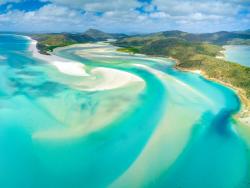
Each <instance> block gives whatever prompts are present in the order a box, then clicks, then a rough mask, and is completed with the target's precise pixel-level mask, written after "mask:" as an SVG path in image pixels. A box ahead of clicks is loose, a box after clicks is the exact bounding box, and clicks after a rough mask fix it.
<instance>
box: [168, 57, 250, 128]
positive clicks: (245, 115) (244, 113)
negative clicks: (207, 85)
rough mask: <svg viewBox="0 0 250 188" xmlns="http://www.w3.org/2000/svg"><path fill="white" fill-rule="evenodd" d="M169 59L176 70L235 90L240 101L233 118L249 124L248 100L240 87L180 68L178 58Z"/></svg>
mask: <svg viewBox="0 0 250 188" xmlns="http://www.w3.org/2000/svg"><path fill="white" fill-rule="evenodd" d="M170 59H171V60H174V61H176V66H175V68H176V69H177V70H180V71H185V72H193V73H198V74H200V75H202V76H203V77H204V78H206V79H208V80H211V81H214V82H217V83H220V84H222V85H224V86H226V87H229V88H230V89H233V90H234V91H235V93H236V94H237V95H238V96H239V98H240V100H241V102H242V105H241V109H240V111H239V112H238V113H237V114H235V118H236V119H237V120H239V121H240V122H241V123H243V124H245V125H247V126H250V101H249V100H248V99H247V97H246V94H245V92H244V91H243V90H242V89H240V88H237V87H235V86H233V85H231V84H229V83H226V82H223V81H221V80H218V79H215V78H211V77H209V76H208V75H207V74H206V73H205V72H204V71H202V70H194V69H185V68H181V67H179V66H178V65H179V63H180V62H179V60H177V59H175V58H172V57H171V58H170Z"/></svg>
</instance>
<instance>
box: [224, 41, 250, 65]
mask: <svg viewBox="0 0 250 188" xmlns="http://www.w3.org/2000/svg"><path fill="white" fill-rule="evenodd" d="M224 48H225V59H226V60H228V61H232V62H235V63H239V64H241V65H244V66H247V67H250V46H244V45H230V46H225V47H224Z"/></svg>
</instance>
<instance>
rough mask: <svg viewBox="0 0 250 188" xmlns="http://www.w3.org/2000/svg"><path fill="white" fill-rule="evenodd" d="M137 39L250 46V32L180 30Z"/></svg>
mask: <svg viewBox="0 0 250 188" xmlns="http://www.w3.org/2000/svg"><path fill="white" fill-rule="evenodd" d="M135 37H144V38H159V37H160V38H169V37H176V38H181V39H185V40H187V41H189V42H208V43H212V44H218V45H226V44H247V45H250V32H249V30H246V31H242V32H228V31H220V32H216V33H202V34H193V33H187V32H182V31H178V30H174V31H164V32H158V33H153V34H148V35H142V36H141V35H137V36H135Z"/></svg>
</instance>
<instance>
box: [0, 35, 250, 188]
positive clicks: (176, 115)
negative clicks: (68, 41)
mask: <svg viewBox="0 0 250 188" xmlns="http://www.w3.org/2000/svg"><path fill="white" fill-rule="evenodd" d="M28 46H29V41H28V40H27V39H26V38H23V37H21V36H14V35H0V57H2V58H1V59H0V73H1V75H2V77H1V80H0V187H1V188H16V187H18V188H20V187H24V188H44V187H48V188H57V187H60V188H73V187H76V188H78V187H119V188H120V187H173V188H175V187H176V188H178V187H185V188H196V187H197V188H200V187H204V188H217V187H220V188H224V187H225V188H231V187H232V188H233V187H243V188H245V187H246V188H247V187H249V180H248V179H247V178H248V177H247V174H248V172H249V169H247V166H248V163H249V161H248V159H247V146H246V145H245V141H244V140H243V139H242V138H241V137H240V135H239V134H238V133H237V130H236V129H235V127H236V126H237V124H236V122H235V121H234V120H233V119H232V115H233V114H234V113H236V112H237V111H238V110H239V108H240V101H239V99H238V97H237V96H236V95H235V93H234V92H233V91H232V90H230V89H228V88H226V87H224V86H222V85H219V84H216V83H214V82H211V81H208V80H206V79H204V78H203V77H202V76H200V75H198V74H193V73H186V72H180V71H177V70H175V69H173V68H172V66H173V62H171V61H170V60H167V59H164V58H150V57H147V56H139V55H138V56H131V55H128V54H123V53H118V52H116V51H115V49H114V47H112V46H109V45H108V44H102V45H101V46H94V45H92V46H85V47H70V48H65V49H61V50H56V52H54V54H56V55H58V56H61V57H64V58H66V59H68V60H72V61H78V62H80V63H82V64H84V65H85V69H86V71H87V73H88V74H89V76H87V77H81V76H72V75H67V74H65V73H62V72H60V71H59V70H58V69H57V68H56V67H55V66H53V65H52V64H51V63H48V62H44V61H42V60H38V59H36V58H34V57H33V56H32V53H31V52H30V51H28ZM98 67H105V68H108V69H112V70H114V69H115V70H121V71H125V72H127V73H130V74H133V75H136V76H138V77H139V78H141V81H140V82H139V81H138V82H133V83H130V84H127V85H123V86H121V87H118V88H113V89H112V88H110V89H106V90H92V91H89V90H87V89H88V88H89V87H90V86H94V85H95V84H96V83H95V82H98V83H102V82H105V79H106V77H108V75H102V74H96V73H94V72H93V71H94V70H95V69H96V68H98ZM83 83H84V84H83ZM110 84H111V85H112V83H110ZM86 85H87V86H88V87H87V88H86Z"/></svg>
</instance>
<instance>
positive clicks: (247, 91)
mask: <svg viewBox="0 0 250 188" xmlns="http://www.w3.org/2000/svg"><path fill="white" fill-rule="evenodd" d="M188 35H189V34H185V33H184V32H179V31H177V32H168V34H166V33H165V34H164V33H157V34H152V35H145V36H134V37H127V38H123V39H121V40H118V41H116V42H114V43H113V44H114V45H116V46H119V47H122V48H121V49H120V50H121V51H127V52H132V53H142V54H148V55H156V56H165V57H173V58H175V59H177V60H178V61H179V64H178V65H177V67H178V68H182V69H189V70H190V69H191V70H192V69H199V70H201V71H203V72H204V73H205V74H206V75H207V76H208V77H210V78H214V79H217V80H220V81H222V82H225V83H228V84H231V85H233V86H235V87H237V88H240V89H242V91H243V93H242V95H244V96H245V97H246V98H248V100H250V68H249V67H244V66H241V65H239V64H236V63H232V62H227V61H224V60H222V59H217V58H215V56H216V55H219V54H220V51H221V50H222V47H221V46H220V45H216V43H217V42H213V43H212V42H211V40H212V39H211V38H213V37H212V36H209V37H207V38H210V39H209V40H210V42H208V41H200V40H201V39H199V40H198V39H197V38H198V37H197V38H192V39H190V36H191V35H189V36H188ZM204 35H205V34H204ZM178 36H181V37H178ZM187 36H188V37H187ZM244 36H245V34H244ZM203 37H204V36H203ZM203 37H202V38H203ZM204 38H205V37H204ZM204 38H203V40H204ZM226 38H228V37H226V36H224V37H220V40H221V41H223V40H224V41H225V39H226ZM214 39H215V38H214ZM242 40H243V39H242Z"/></svg>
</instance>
